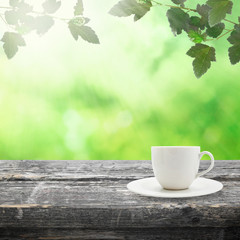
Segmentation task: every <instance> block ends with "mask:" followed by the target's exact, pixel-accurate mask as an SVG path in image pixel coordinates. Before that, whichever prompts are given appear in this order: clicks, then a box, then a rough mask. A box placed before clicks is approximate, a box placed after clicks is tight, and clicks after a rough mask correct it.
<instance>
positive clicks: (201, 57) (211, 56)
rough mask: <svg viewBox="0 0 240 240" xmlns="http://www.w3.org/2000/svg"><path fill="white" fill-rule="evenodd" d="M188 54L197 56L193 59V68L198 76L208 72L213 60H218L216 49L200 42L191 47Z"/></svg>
mask: <svg viewBox="0 0 240 240" xmlns="http://www.w3.org/2000/svg"><path fill="white" fill-rule="evenodd" d="M187 55H188V56H190V57H193V58H195V59H194V60H193V70H194V73H195V75H196V77H197V78H200V77H201V76H202V75H203V74H204V73H206V72H207V70H208V69H209V68H210V67H211V62H213V61H216V57H215V49H214V48H213V47H209V46H207V45H204V44H200V43H197V44H196V45H195V46H193V47H191V48H190V49H189V50H188V52H187Z"/></svg>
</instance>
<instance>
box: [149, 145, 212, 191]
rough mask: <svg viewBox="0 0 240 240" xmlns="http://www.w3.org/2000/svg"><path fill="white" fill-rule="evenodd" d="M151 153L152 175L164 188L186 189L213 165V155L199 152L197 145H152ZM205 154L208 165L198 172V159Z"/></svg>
mask: <svg viewBox="0 0 240 240" xmlns="http://www.w3.org/2000/svg"><path fill="white" fill-rule="evenodd" d="M151 154H152V167H153V172H154V175H155V177H156V179H157V181H158V182H159V184H160V185H161V186H162V187H163V188H165V189H172V190H180V189H186V188H188V187H189V186H190V185H191V184H192V182H193V181H194V179H196V178H197V177H200V176H202V175H204V174H206V173H207V172H209V171H210V170H211V169H212V168H213V166H214V157H213V155H212V154H211V153H210V152H206V151H204V152H200V147H199V146H154V147H152V148H151ZM205 154H207V155H208V156H209V157H210V158H211V164H210V167H209V168H208V169H207V170H205V171H203V172H200V173H198V169H199V165H200V160H201V158H202V156H203V155H205Z"/></svg>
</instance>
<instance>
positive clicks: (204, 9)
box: [197, 4, 211, 26]
mask: <svg viewBox="0 0 240 240" xmlns="http://www.w3.org/2000/svg"><path fill="white" fill-rule="evenodd" d="M210 10H211V8H210V7H209V6H208V5H206V4H203V5H200V4H198V5H197V13H198V14H199V15H200V16H201V24H202V25H204V26H205V25H206V24H208V14H209V11H210Z"/></svg>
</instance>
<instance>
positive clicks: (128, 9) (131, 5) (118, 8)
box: [109, 0, 152, 21]
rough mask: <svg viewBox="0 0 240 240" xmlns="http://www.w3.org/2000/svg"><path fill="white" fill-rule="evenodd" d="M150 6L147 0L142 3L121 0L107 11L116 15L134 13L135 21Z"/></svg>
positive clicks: (125, 15)
mask: <svg viewBox="0 0 240 240" xmlns="http://www.w3.org/2000/svg"><path fill="white" fill-rule="evenodd" d="M151 7H152V3H151V1H148V0H146V1H144V2H143V3H138V2H137V1H136V0H121V1H120V2H118V3H117V4H116V5H114V6H113V7H112V8H111V9H110V11H109V13H110V14H111V15H113V16H117V17H128V16H130V15H134V21H137V20H139V19H140V18H142V17H143V16H144V15H145V14H146V13H147V12H148V11H150V8H151Z"/></svg>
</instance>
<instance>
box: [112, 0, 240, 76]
mask: <svg viewBox="0 0 240 240" xmlns="http://www.w3.org/2000/svg"><path fill="white" fill-rule="evenodd" d="M186 1H187V0H171V2H172V3H174V4H175V5H170V4H165V3H160V2H158V1H156V0H121V1H120V2H118V3H117V4H116V5H115V6H113V7H112V8H111V10H110V11H109V13H110V14H111V15H114V16H118V17H127V16H130V15H134V21H137V20H139V19H140V18H142V17H143V16H144V15H145V14H146V13H147V12H149V11H150V9H151V8H152V7H154V6H164V7H168V8H169V9H168V10H167V13H166V15H167V18H168V21H169V24H170V28H171V29H172V32H173V34H174V35H175V36H177V35H180V34H182V33H183V32H186V33H187V35H188V37H189V39H190V40H191V41H192V42H193V43H195V45H194V46H193V47H191V48H190V49H189V51H188V52H187V55H188V56H190V57H192V58H194V60H193V70H194V73H195V75H196V77H197V78H200V77H201V76H202V75H204V74H205V73H206V72H207V71H208V69H209V68H210V67H211V62H215V61H216V57H215V49H214V47H212V46H208V45H206V44H203V42H211V41H213V40H219V39H220V38H223V37H224V36H226V35H228V34H231V35H230V37H229V38H228V41H229V42H230V44H232V46H231V47H230V48H229V50H228V53H229V54H228V55H229V59H230V62H231V63H232V64H236V63H238V62H240V17H239V19H238V20H239V21H238V23H236V22H234V21H231V20H229V19H227V18H226V16H227V15H231V13H232V8H233V2H232V1H231V0H207V1H206V3H205V4H202V5H200V4H197V6H196V9H193V8H188V7H186V6H185V2H186ZM190 14H191V15H190ZM223 22H226V23H228V24H233V25H234V28H231V29H228V28H226V26H225V24H224V23H223ZM223 31H226V32H225V33H223Z"/></svg>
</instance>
